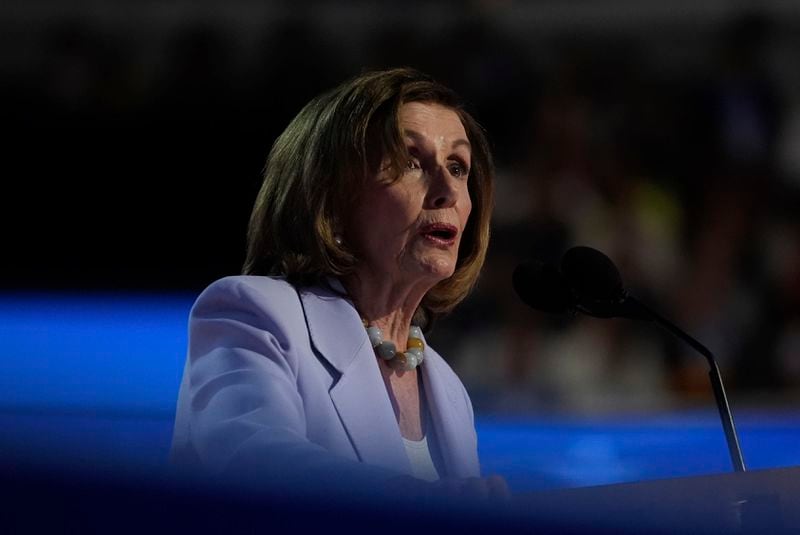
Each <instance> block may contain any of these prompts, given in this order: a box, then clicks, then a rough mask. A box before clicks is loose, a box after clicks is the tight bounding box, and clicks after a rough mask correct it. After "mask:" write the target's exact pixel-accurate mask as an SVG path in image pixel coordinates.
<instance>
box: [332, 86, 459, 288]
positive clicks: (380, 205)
mask: <svg viewBox="0 0 800 535" xmlns="http://www.w3.org/2000/svg"><path fill="white" fill-rule="evenodd" d="M399 124H400V130H401V132H402V134H403V140H404V141H405V144H406V148H407V150H408V153H409V155H410V158H409V161H408V162H407V164H406V167H405V169H404V170H403V173H402V175H401V176H400V177H399V179H398V180H396V181H394V182H392V181H391V178H392V175H391V171H390V170H389V168H388V161H385V162H384V164H383V165H382V166H381V170H380V171H379V172H378V175H377V176H376V177H374V180H368V181H367V185H366V187H365V191H363V192H362V195H361V199H360V202H359V204H358V206H357V207H356V208H355V210H354V212H353V214H352V217H351V219H350V221H349V225H348V228H347V233H346V239H347V240H348V241H351V244H352V245H353V246H354V247H355V249H356V251H357V252H358V254H359V256H360V258H361V259H362V263H361V265H360V266H359V271H360V272H362V273H364V274H365V275H367V276H370V277H373V276H379V277H384V278H387V277H388V280H391V281H393V282H395V283H408V282H410V283H415V282H421V281H424V282H426V283H430V284H431V285H433V284H436V283H437V282H439V281H440V280H443V279H446V278H447V277H449V276H451V275H452V274H453V271H454V270H455V267H456V261H457V259H458V246H459V244H460V242H461V235H462V233H463V231H464V227H465V226H466V224H467V218H469V214H470V211H471V210H472V201H471V200H470V197H469V190H468V187H469V183H468V180H467V178H468V176H469V169H470V163H471V152H470V144H469V141H468V140H467V134H466V132H465V130H464V126H463V125H462V124H461V120H460V119H459V117H458V115H457V114H456V112H455V111H453V110H452V109H450V108H447V107H444V106H441V105H439V104H433V103H425V102H410V103H408V104H404V105H403V106H402V107H401V108H400V111H399Z"/></svg>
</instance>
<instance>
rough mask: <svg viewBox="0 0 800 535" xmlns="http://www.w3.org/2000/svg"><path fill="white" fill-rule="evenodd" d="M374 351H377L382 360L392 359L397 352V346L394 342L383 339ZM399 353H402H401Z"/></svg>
mask: <svg viewBox="0 0 800 535" xmlns="http://www.w3.org/2000/svg"><path fill="white" fill-rule="evenodd" d="M375 352H376V353H378V356H379V357H380V358H382V359H383V360H392V359H393V358H395V356H396V355H397V354H398V353H397V347H395V345H394V343H393V342H385V341H384V342H381V343H380V344H379V345H378V346H377V347H375ZM399 354H400V355H402V353H399Z"/></svg>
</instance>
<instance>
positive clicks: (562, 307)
mask: <svg viewBox="0 0 800 535" xmlns="http://www.w3.org/2000/svg"><path fill="white" fill-rule="evenodd" d="M511 279H512V283H513V285H514V291H516V292H517V295H518V296H519V297H520V299H522V301H523V302H524V303H525V304H526V305H528V306H529V307H532V308H535V309H536V310H541V311H543V312H547V313H550V314H566V313H568V312H571V311H572V310H573V307H574V305H575V299H574V298H573V296H572V292H571V291H570V290H569V287H568V286H567V284H566V282H565V281H564V277H563V276H562V275H561V273H559V272H558V270H557V269H556V268H555V267H554V266H552V265H550V264H545V263H544V262H541V261H539V260H531V261H528V262H523V263H522V264H520V265H518V266H517V267H516V269H515V270H514V274H513V275H512V277H511Z"/></svg>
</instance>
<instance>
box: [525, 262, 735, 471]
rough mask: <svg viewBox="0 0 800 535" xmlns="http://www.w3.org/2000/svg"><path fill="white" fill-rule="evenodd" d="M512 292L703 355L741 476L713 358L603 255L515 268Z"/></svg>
mask: <svg viewBox="0 0 800 535" xmlns="http://www.w3.org/2000/svg"><path fill="white" fill-rule="evenodd" d="M513 285H514V289H515V291H516V292H517V294H518V295H519V297H520V298H521V299H522V301H523V302H524V303H525V304H527V305H528V306H530V307H532V308H535V309H537V310H541V311H544V312H547V313H550V314H564V313H575V312H581V313H583V314H586V315H589V316H594V317H597V318H628V319H635V320H643V321H649V322H651V323H655V324H656V325H658V326H659V327H661V328H662V329H664V330H666V331H667V332H669V333H670V334H672V335H673V336H676V337H677V338H680V339H681V340H683V341H684V342H686V343H687V344H689V346H691V347H692V348H693V349H694V350H695V351H697V352H698V353H700V354H701V355H703V357H705V359H706V361H707V362H708V366H709V372H708V374H709V378H710V380H711V386H712V389H713V391H714V399H715V401H716V404H717V409H718V410H719V415H720V420H721V421H722V427H723V429H724V431H725V438H726V440H727V443H728V452H729V453H730V457H731V462H732V464H733V467H734V470H736V471H737V472H744V471H745V470H746V469H745V466H744V459H743V458H742V451H741V448H740V447H739V439H738V437H737V435H736V427H735V426H734V423H733V416H732V415H731V410H730V406H729V404H728V398H727V396H726V394H725V387H724V385H723V382H722V375H721V373H720V371H719V366H718V365H717V361H716V359H715V358H714V354H713V353H712V352H711V351H710V350H709V349H708V348H707V347H706V346H704V345H703V344H701V343H700V342H699V341H697V340H696V339H695V338H693V337H692V336H690V335H689V334H688V333H686V332H685V331H684V330H682V329H680V328H679V327H678V326H677V325H675V324H674V323H672V322H670V321H668V320H667V319H665V318H664V317H662V316H660V315H659V314H657V313H656V312H655V311H653V310H652V309H650V308H649V307H648V306H646V305H645V304H644V303H642V302H641V301H639V300H638V299H636V298H635V297H633V296H632V295H630V294H629V293H628V292H627V291H626V290H625V287H624V285H623V283H622V277H621V276H620V273H619V270H618V269H617V267H616V266H615V265H614V263H613V262H612V261H611V259H610V258H608V257H607V256H606V255H604V254H603V253H601V252H600V251H598V250H596V249H592V248H590V247H573V248H572V249H570V250H568V251H567V252H566V253H564V256H563V257H562V259H561V269H560V270H559V269H556V268H555V267H553V266H551V265H549V264H544V263H543V262H540V261H530V262H526V263H523V264H520V265H519V266H517V269H515V270H514V275H513Z"/></svg>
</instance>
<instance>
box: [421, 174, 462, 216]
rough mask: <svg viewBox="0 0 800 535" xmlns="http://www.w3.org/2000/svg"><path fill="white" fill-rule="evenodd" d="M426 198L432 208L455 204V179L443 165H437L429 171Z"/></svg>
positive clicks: (456, 197) (456, 193)
mask: <svg viewBox="0 0 800 535" xmlns="http://www.w3.org/2000/svg"><path fill="white" fill-rule="evenodd" d="M428 198H429V200H430V206H431V207H432V208H450V207H451V206H454V205H455V204H456V201H457V200H458V191H457V190H456V184H455V179H454V178H453V177H451V176H450V175H449V174H448V172H447V168H446V167H445V166H442V165H437V166H436V169H435V171H433V172H432V173H431V179H430V187H429V188H428Z"/></svg>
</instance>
